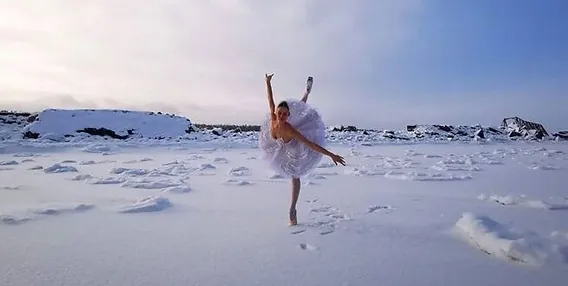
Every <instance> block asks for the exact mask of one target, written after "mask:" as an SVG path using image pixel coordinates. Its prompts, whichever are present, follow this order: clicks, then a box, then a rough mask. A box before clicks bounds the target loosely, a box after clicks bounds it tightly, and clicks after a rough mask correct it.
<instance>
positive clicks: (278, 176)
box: [268, 172, 286, 180]
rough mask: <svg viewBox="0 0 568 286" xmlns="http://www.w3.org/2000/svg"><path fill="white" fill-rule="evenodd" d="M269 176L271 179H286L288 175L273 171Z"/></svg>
mask: <svg viewBox="0 0 568 286" xmlns="http://www.w3.org/2000/svg"><path fill="white" fill-rule="evenodd" d="M268 178H269V179H271V180H276V179H285V178H286V177H284V176H283V175H280V174H278V173H274V172H272V173H270V174H269V175H268Z"/></svg>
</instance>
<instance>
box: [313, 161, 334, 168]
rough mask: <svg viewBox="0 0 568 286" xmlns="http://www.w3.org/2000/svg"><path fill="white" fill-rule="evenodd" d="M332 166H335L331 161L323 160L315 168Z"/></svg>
mask: <svg viewBox="0 0 568 286" xmlns="http://www.w3.org/2000/svg"><path fill="white" fill-rule="evenodd" d="M333 167H335V164H334V163H332V162H323V163H320V164H319V165H318V166H317V168H333Z"/></svg>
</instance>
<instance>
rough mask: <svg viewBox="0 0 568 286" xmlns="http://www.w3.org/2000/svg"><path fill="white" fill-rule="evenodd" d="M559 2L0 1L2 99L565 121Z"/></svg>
mask: <svg viewBox="0 0 568 286" xmlns="http://www.w3.org/2000/svg"><path fill="white" fill-rule="evenodd" d="M565 11H568V1H564V0H544V1H536V0H533V1H528V0H478V1H454V0H452V1H450V0H446V1H441V0H429V1H421V0H393V1H379V0H366V1H363V0H360V1H343V0H310V1H300V0H298V1H268V0H195V1H182V0H179V1H178V0H160V1H137V0H92V1H76V0H49V1H45V0H19V1H9V0H0V109H17V110H24V111H36V110H41V109H43V108H113V109H133V110H152V111H163V112H171V113H176V114H179V115H183V116H186V117H188V118H189V119H191V120H192V121H194V122H196V123H234V124H260V123H261V121H262V120H263V119H264V118H265V115H266V113H267V112H268V111H269V110H268V103H267V97H266V87H265V82H264V74H265V73H274V78H273V88H274V95H275V100H276V101H280V100H284V99H287V98H301V96H302V93H303V91H304V89H305V82H306V78H307V77H308V76H313V77H314V86H313V90H312V93H311V95H310V99H309V101H308V103H310V104H311V105H313V106H314V107H316V108H317V109H318V110H319V111H320V112H321V114H322V116H323V119H324V121H325V123H326V124H328V125H339V124H343V125H356V126H358V127H362V128H373V129H397V128H404V127H405V126H406V125H407V124H452V125H473V124H483V125H491V126H498V125H499V124H500V122H501V120H502V119H503V118H504V117H508V116H519V117H521V118H524V119H526V120H531V121H536V122H539V123H542V124H544V125H545V127H546V128H547V129H551V130H552V131H556V130H559V129H568V112H566V106H568V52H566V51H568V17H565Z"/></svg>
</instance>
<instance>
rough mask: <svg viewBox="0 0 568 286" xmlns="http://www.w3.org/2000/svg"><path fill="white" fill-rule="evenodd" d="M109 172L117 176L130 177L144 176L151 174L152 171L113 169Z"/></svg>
mask: <svg viewBox="0 0 568 286" xmlns="http://www.w3.org/2000/svg"><path fill="white" fill-rule="evenodd" d="M109 172H110V173H111V174H115V175H120V174H124V175H128V176H144V175H147V174H148V173H150V171H149V170H146V169H129V168H122V167H117V168H112V169H110V171H109Z"/></svg>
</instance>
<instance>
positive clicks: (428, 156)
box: [424, 154, 442, 158]
mask: <svg viewBox="0 0 568 286" xmlns="http://www.w3.org/2000/svg"><path fill="white" fill-rule="evenodd" d="M424 158H442V156H441V155H437V154H426V155H424Z"/></svg>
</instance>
